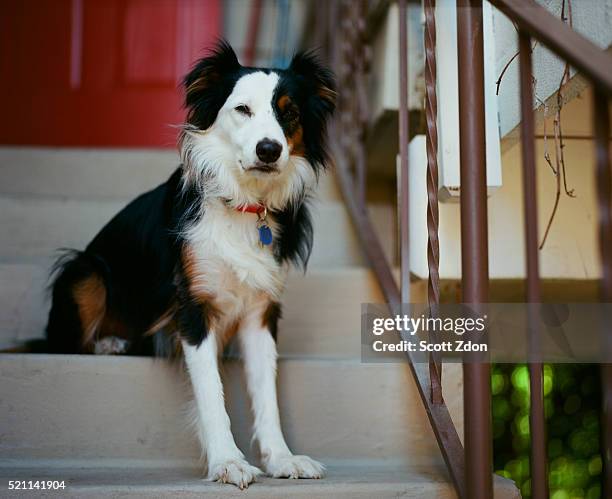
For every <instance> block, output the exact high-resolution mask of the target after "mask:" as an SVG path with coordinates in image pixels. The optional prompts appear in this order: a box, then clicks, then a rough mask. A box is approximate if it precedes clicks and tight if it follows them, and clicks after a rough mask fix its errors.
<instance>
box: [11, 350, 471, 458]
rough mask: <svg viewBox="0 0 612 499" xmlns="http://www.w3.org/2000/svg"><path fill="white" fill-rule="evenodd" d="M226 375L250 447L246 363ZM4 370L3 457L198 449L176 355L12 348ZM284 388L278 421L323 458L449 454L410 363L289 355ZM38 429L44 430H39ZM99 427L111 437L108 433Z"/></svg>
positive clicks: (238, 430) (188, 453) (236, 425)
mask: <svg viewBox="0 0 612 499" xmlns="http://www.w3.org/2000/svg"><path fill="white" fill-rule="evenodd" d="M223 373H224V374H223V377H224V387H225V391H226V400H227V406H228V411H229V413H230V417H231V419H232V428H233V431H234V435H235V437H236V441H237V443H238V445H239V446H240V448H241V449H242V450H243V452H245V453H246V454H249V453H250V455H253V453H254V450H253V448H252V447H251V444H250V440H251V427H252V416H251V411H250V408H249V401H248V397H247V395H246V390H245V387H244V376H243V372H242V368H241V366H240V365H239V363H238V362H235V361H229V362H226V363H224V366H223ZM0 378H2V379H3V383H2V384H0V412H1V413H4V414H6V418H5V421H4V427H5V429H6V433H5V436H4V437H3V439H2V442H1V444H2V445H0V458H8V457H14V458H22V457H30V458H39V459H43V458H58V457H64V458H66V457H74V458H83V459H85V458H91V457H99V458H104V457H122V458H126V459H127V458H132V459H134V458H142V457H146V458H175V459H195V458H196V457H197V454H198V449H197V445H196V443H195V439H194V438H193V436H192V432H191V430H190V429H189V428H188V425H187V418H186V417H185V415H186V413H185V409H186V407H188V401H189V400H190V399H191V393H190V392H191V391H190V389H189V382H188V380H187V378H186V376H185V374H184V372H183V371H182V370H181V369H177V368H172V367H171V366H170V365H169V364H168V363H167V362H163V361H160V360H154V359H148V358H135V357H105V356H86V355H84V356H79V355H67V356H66V355H23V354H4V355H0ZM448 379H449V380H450V379H456V376H454V377H452V376H448ZM278 385H279V405H280V412H281V419H282V420H283V426H284V429H285V432H286V436H287V439H288V442H289V444H290V446H293V448H294V450H295V451H296V452H299V453H306V454H311V455H313V457H315V458H316V457H319V458H320V459H322V460H325V459H327V458H330V459H339V458H352V459H355V458H374V459H381V460H388V459H399V460H405V461H406V462H408V461H410V462H412V463H413V464H417V463H420V464H422V465H427V464H436V463H440V462H441V457H440V455H439V452H438V450H437V447H436V444H435V438H434V436H433V434H432V432H431V429H430V428H429V424H428V422H427V416H426V414H425V411H424V409H423V408H422V406H421V405H420V404H418V403H417V402H416V400H417V399H418V393H417V389H416V386H415V384H414V381H413V380H412V378H411V376H410V373H409V368H408V366H407V365H406V364H404V363H398V364H362V363H360V362H359V361H358V360H348V359H341V360H339V359H334V360H330V359H327V360H326V359H313V358H307V359H282V360H281V361H280V363H279V383H278ZM453 392H454V393H460V389H459V390H458V389H454V390H453ZM448 397H449V402H450V401H452V400H453V399H454V398H456V397H455V396H454V395H451V393H450V392H448ZM365 401H367V402H365ZM356 408H359V410H356ZM32 428H36V429H37V430H36V432H34V433H33V432H32ZM39 434H44V435H46V436H45V438H44V439H41V438H39V437H38V436H37V435H39ZM101 434H103V435H106V437H105V438H104V439H102V440H100V435H101ZM324 462H325V461H324Z"/></svg>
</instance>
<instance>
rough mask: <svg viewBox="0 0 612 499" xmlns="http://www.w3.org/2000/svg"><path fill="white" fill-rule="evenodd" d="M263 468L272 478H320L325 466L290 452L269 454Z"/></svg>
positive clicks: (323, 473)
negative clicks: (276, 455) (275, 455)
mask: <svg viewBox="0 0 612 499" xmlns="http://www.w3.org/2000/svg"><path fill="white" fill-rule="evenodd" d="M264 468H265V470H266V473H267V474H268V475H270V476H272V477H274V478H321V477H322V476H324V475H325V466H323V465H322V464H321V463H319V462H318V461H315V460H314V459H310V458H309V457H308V456H294V455H292V454H289V455H284V456H279V457H274V456H271V457H270V458H269V459H268V461H267V462H266V464H265V466H264Z"/></svg>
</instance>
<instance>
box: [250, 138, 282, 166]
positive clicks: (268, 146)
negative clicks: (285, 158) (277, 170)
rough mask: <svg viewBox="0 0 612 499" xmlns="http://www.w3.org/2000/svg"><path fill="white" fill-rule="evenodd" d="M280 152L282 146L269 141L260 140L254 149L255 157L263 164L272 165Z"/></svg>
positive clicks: (274, 141)
mask: <svg viewBox="0 0 612 499" xmlns="http://www.w3.org/2000/svg"><path fill="white" fill-rule="evenodd" d="M282 150H283V146H282V145H280V144H279V143H278V142H276V140H270V139H263V140H260V141H259V142H258V143H257V147H255V152H256V153H257V157H258V158H259V159H260V160H262V161H263V162H264V163H274V162H275V161H276V160H277V159H278V158H279V157H280V155H281V152H282Z"/></svg>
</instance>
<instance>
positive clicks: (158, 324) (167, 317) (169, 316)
mask: <svg viewBox="0 0 612 499" xmlns="http://www.w3.org/2000/svg"><path fill="white" fill-rule="evenodd" d="M175 313H176V307H171V308H169V309H168V310H166V312H165V313H164V314H163V315H162V316H161V317H159V318H158V319H157V320H156V321H155V322H154V323H153V324H152V325H151V326H150V327H149V329H147V331H146V332H145V336H150V335H153V334H155V333H157V331H159V330H160V329H163V328H164V327H166V326H167V325H168V324H170V323H171V322H172V320H173V319H174V314H175Z"/></svg>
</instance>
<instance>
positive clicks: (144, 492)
mask: <svg viewBox="0 0 612 499" xmlns="http://www.w3.org/2000/svg"><path fill="white" fill-rule="evenodd" d="M0 479H1V480H2V482H3V483H5V482H6V481H7V480H15V479H22V480H24V479H25V480H43V479H49V480H65V481H66V489H65V490H64V491H62V497H117V496H118V495H120V496H121V497H144V496H149V497H151V496H158V497H162V496H166V497H168V496H169V495H170V494H172V497H195V496H197V497H202V496H205V497H244V495H245V492H244V491H240V490H239V489H237V488H236V487H233V486H229V485H222V484H218V483H214V482H208V481H206V480H203V479H202V478H201V474H200V471H199V470H198V469H195V468H168V467H161V468H152V467H135V468H130V467H129V466H128V467H126V466H121V467H116V468H114V467H105V468H90V467H82V466H81V467H72V468H56V467H48V466H45V467H40V468H37V467H32V466H27V467H23V468H20V467H10V468H8V467H7V468H2V467H1V466H0ZM247 493H248V496H249V497H250V498H251V497H257V498H286V497H304V498H317V497H325V498H327V497H334V498H336V497H346V498H351V499H352V498H364V499H365V498H367V499H370V498H372V497H377V498H381V499H382V498H387V497H389V498H395V497H400V496H401V497H419V496H420V497H440V498H446V497H448V498H452V497H456V495H455V493H454V490H453V488H452V486H451V484H450V482H449V479H448V477H447V474H446V472H445V470H444V469H443V468H436V467H428V468H426V469H425V468H409V467H398V466H380V465H377V464H375V463H357V464H353V463H349V462H344V463H335V464H332V465H329V466H328V470H327V476H326V477H324V478H323V479H321V480H286V479H275V478H269V477H262V478H260V479H259V480H258V481H257V482H256V483H254V484H252V485H251V486H250V487H249V489H248V492H247ZM36 495H37V496H39V492H37V493H36ZM40 495H42V496H44V494H40ZM48 495H49V496H51V495H57V492H53V491H50V492H48ZM1 496H2V492H0V497H1ZM495 497H496V499H497V498H503V499H511V498H518V497H520V496H519V495H518V491H517V490H516V487H515V486H514V484H513V482H511V481H510V480H506V479H503V478H501V477H496V479H495Z"/></svg>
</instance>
